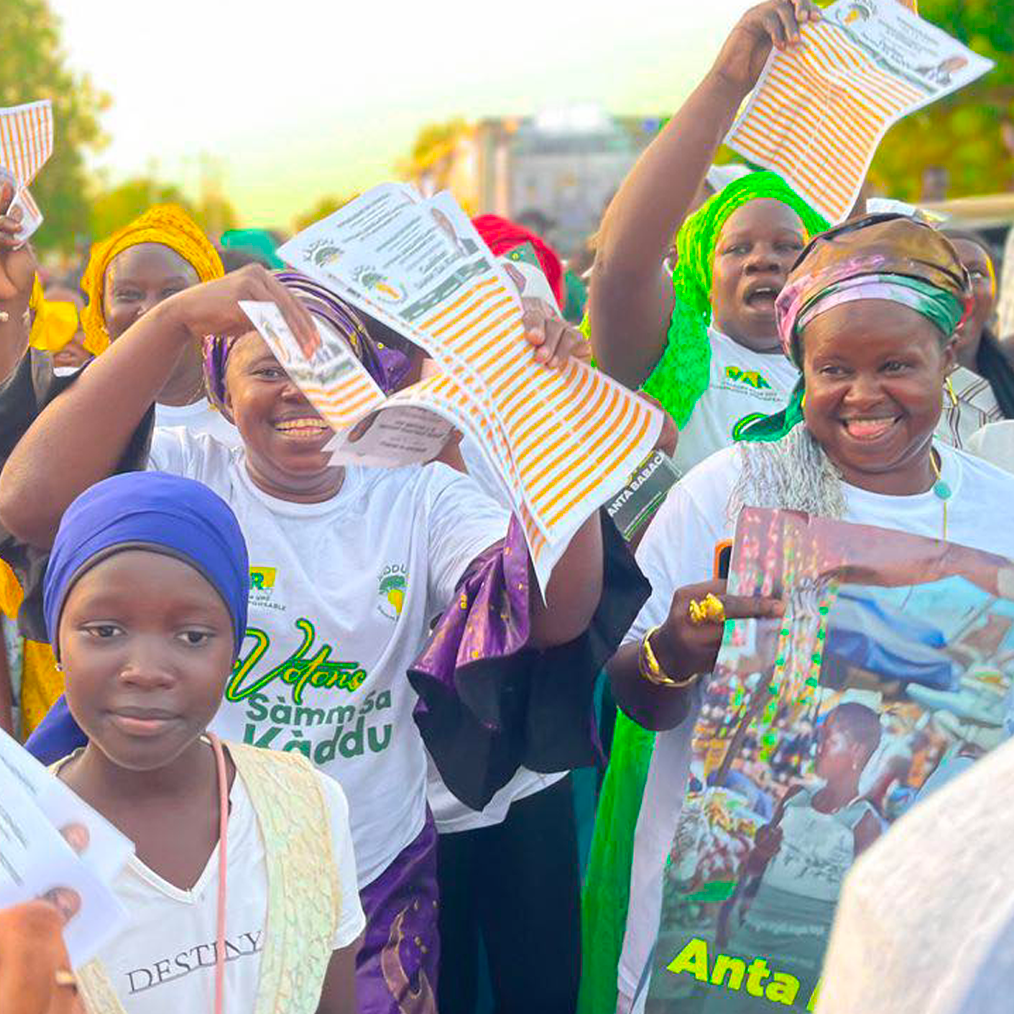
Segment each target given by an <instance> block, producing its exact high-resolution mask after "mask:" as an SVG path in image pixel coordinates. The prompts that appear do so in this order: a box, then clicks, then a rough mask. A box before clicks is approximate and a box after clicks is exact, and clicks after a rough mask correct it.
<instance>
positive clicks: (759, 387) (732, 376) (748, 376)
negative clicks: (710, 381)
mask: <svg viewBox="0 0 1014 1014" xmlns="http://www.w3.org/2000/svg"><path fill="white" fill-rule="evenodd" d="M725 375H726V377H728V378H729V380H732V381H735V382H736V383H737V384H743V385H744V386H746V387H752V388H753V389H754V390H755V391H770V390H771V385H770V384H769V383H768V382H767V381H766V380H765V379H764V374H762V373H761V372H760V370H741V369H740V368H739V367H738V366H726V368H725Z"/></svg>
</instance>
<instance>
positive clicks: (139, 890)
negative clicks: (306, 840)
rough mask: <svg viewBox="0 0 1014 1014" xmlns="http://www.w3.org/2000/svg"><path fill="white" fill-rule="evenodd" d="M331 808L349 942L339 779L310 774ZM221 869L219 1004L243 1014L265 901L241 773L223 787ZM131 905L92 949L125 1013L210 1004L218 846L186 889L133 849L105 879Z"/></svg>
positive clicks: (351, 883)
mask: <svg viewBox="0 0 1014 1014" xmlns="http://www.w3.org/2000/svg"><path fill="white" fill-rule="evenodd" d="M318 777H319V779H320V784H321V788H322V789H323V792H324V798H325V800H326V801H327V807H328V810H329V812H330V816H331V836H332V841H333V843H334V853H335V856H334V857H335V865H336V867H337V871H338V883H339V886H340V891H341V899H340V903H341V911H340V913H339V918H338V928H337V930H336V932H335V935H334V941H333V945H332V946H333V948H334V950H340V949H341V948H343V947H347V946H348V945H349V944H351V943H352V942H353V941H354V940H355V939H356V937H358V936H359V934H360V933H362V931H363V928H364V927H365V925H366V918H365V916H364V915H363V909H362V906H361V905H360V903H359V892H358V891H357V890H356V869H355V856H354V854H353V846H352V837H351V834H350V832H349V809H348V803H347V802H346V801H345V794H344V793H343V792H342V790H341V786H339V785H338V783H337V782H336V781H335V780H334V779H333V778H328V777H327V776H326V775H323V774H318ZM229 800H230V803H231V812H230V814H229V829H228V870H227V874H226V888H227V890H226V922H225V926H226V934H225V941H226V942H225V946H226V955H227V958H226V964H225V1010H226V1012H228V1014H249V1012H250V1011H252V1010H253V1009H254V1007H255V1006H256V997H257V987H258V984H259V982H260V963H261V952H262V951H263V949H264V925H265V921H266V919H267V908H268V880H267V868H266V865H265V859H264V843H263V841H262V839H261V835H260V830H259V828H258V826H257V816H256V814H255V812H254V808H253V804H252V803H251V802H250V796H249V794H248V793H247V790H246V788H245V786H244V785H243V781H242V779H241V778H240V777H239V776H238V775H237V776H236V778H235V780H234V781H233V784H232V790H231V792H230V793H229ZM112 886H113V890H114V891H115V893H116V896H117V897H118V898H119V899H120V901H122V902H123V904H124V905H125V906H126V908H127V911H128V912H129V913H130V921H129V923H128V925H127V927H126V928H125V929H124V930H123V931H122V932H121V933H120V934H118V935H117V936H116V937H114V938H113V939H112V940H111V941H110V942H109V943H108V944H107V945H106V946H105V947H104V948H103V949H102V950H101V951H100V952H99V954H98V955H97V956H98V958H99V960H100V961H101V962H102V964H103V965H104V966H105V970H106V973H107V974H108V976H109V978H110V981H111V982H112V984H113V987H114V988H115V989H116V993H117V996H119V998H120V1002H121V1003H122V1004H123V1007H124V1009H125V1010H126V1011H127V1014H181V1012H183V1011H210V1010H212V1008H213V1007H214V1003H215V939H216V934H217V931H218V846H217V845H216V846H215V850H214V851H213V852H212V854H211V856H210V858H209V859H208V862H207V865H206V866H205V867H204V870H203V872H202V873H201V875H200V877H199V878H198V880H197V883H196V884H195V885H194V886H193V888H192V889H191V890H189V891H184V890H180V889H179V888H178V887H174V886H173V885H172V884H170V883H168V882H167V881H165V880H163V879H162V878H161V877H160V876H159V875H158V874H157V873H155V872H153V871H152V870H150V869H148V867H147V866H145V865H144V863H142V862H141V861H140V860H139V859H138V858H137V857H136V856H132V857H131V859H130V861H129V863H128V864H127V866H125V867H124V869H123V871H122V872H121V873H120V875H119V876H118V877H117V878H116V880H115V882H114V883H113V885H112Z"/></svg>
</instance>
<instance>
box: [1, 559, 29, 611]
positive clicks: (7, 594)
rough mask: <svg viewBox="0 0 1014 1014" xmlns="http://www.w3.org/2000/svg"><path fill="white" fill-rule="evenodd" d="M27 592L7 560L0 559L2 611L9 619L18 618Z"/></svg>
mask: <svg viewBox="0 0 1014 1014" xmlns="http://www.w3.org/2000/svg"><path fill="white" fill-rule="evenodd" d="M24 597H25V593H24V592H23V591H22V590H21V585H20V584H19V582H18V579H17V578H16V577H15V576H14V571H13V570H11V568H10V567H9V566H8V565H7V561H6V560H0V612H2V613H3V614H4V616H6V617H7V619H9V620H16V619H17V618H18V610H19V609H20V608H21V601H22V599H24Z"/></svg>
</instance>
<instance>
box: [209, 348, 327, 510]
mask: <svg viewBox="0 0 1014 1014" xmlns="http://www.w3.org/2000/svg"><path fill="white" fill-rule="evenodd" d="M226 387H227V392H228V394H227V403H228V407H229V410H230V411H231V413H232V417H233V421H234V422H235V423H236V426H237V428H238V429H239V432H240V434H241V436H242V437H243V446H244V447H245V448H246V453H247V461H248V463H249V465H250V467H251V470H252V471H253V472H254V474H255V476H256V477H257V479H258V480H259V481H258V484H259V485H261V486H263V487H264V488H266V489H268V490H269V491H270V492H273V493H275V494H276V495H279V496H283V497H284V496H285V494H292V495H293V496H294V497H300V496H302V495H303V494H312V493H313V492H314V491H317V490H318V488H319V487H321V486H322V485H324V486H326V485H328V484H333V485H336V484H337V479H338V475H339V473H338V469H336V468H334V467H333V466H332V465H331V464H330V460H331V459H330V455H329V454H327V453H325V452H324V445H325V444H326V443H327V442H328V441H329V440H330V439H331V437H332V436H333V435H334V431H333V430H332V429H331V427H330V426H328V425H327V423H326V422H324V420H323V419H322V418H321V417H320V414H319V413H318V412H317V410H316V409H315V408H314V407H313V406H312V405H311V404H310V403H309V401H307V400H306V397H305V396H304V395H303V393H302V392H301V391H300V390H299V388H298V387H297V386H296V384H295V382H294V381H293V380H292V379H291V378H290V377H289V375H288V374H287V373H286V372H285V370H284V369H282V367H281V365H280V364H279V362H278V360H277V359H275V357H274V356H273V355H272V354H271V350H270V349H269V348H268V346H267V345H266V344H265V343H264V340H263V339H262V338H261V337H260V335H258V334H257V333H256V332H255V331H254V332H251V333H249V334H247V335H244V336H243V337H242V338H240V339H239V341H238V342H237V343H236V345H235V347H234V348H233V350H232V353H231V355H230V356H229V364H228V367H227V368H226Z"/></svg>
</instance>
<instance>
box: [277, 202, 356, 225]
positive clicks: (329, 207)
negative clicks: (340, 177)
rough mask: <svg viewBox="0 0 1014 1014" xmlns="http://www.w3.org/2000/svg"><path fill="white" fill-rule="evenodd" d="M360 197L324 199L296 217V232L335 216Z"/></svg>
mask: <svg viewBox="0 0 1014 1014" xmlns="http://www.w3.org/2000/svg"><path fill="white" fill-rule="evenodd" d="M358 196H359V195H358V194H349V196H348V197H334V196H332V195H329V196H327V197H322V198H321V199H320V200H319V201H318V202H317V203H316V204H315V205H313V207H312V208H309V209H307V210H306V211H304V212H303V213H302V214H301V215H297V216H296V218H295V221H294V223H293V224H294V225H295V227H296V232H301V231H302V230H303V229H305V228H306V227H307V226H308V225H313V223H314V222H319V221H320V220H321V219H322V218H327V216H328V215H331V214H334V212H336V211H337V210H338V209H339V208H344V207H345V205H346V204H348V203H349V201H354V200H355V199H356V198H357V197H358Z"/></svg>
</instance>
